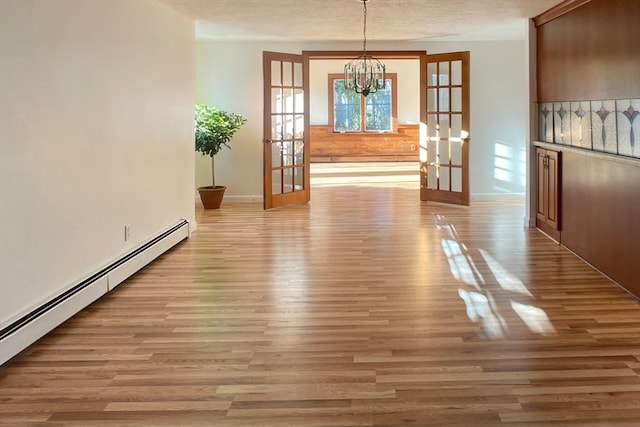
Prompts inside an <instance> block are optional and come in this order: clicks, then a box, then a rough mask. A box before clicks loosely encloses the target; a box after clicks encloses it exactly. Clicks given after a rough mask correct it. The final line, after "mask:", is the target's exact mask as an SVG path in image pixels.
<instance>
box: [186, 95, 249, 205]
mask: <svg viewBox="0 0 640 427" xmlns="http://www.w3.org/2000/svg"><path fill="white" fill-rule="evenodd" d="M246 122H247V119H246V118H245V117H244V116H243V115H242V114H236V113H228V112H226V111H222V110H219V109H217V108H215V107H212V106H209V105H204V104H200V105H196V109H195V133H196V151H197V152H199V153H202V154H205V155H207V156H209V157H211V185H209V186H206V187H199V188H198V192H199V193H200V200H202V204H203V206H204V208H205V209H218V208H219V207H220V203H222V198H223V197H224V191H225V190H226V189H227V187H225V186H222V185H216V173H215V160H214V159H215V155H216V154H218V152H219V151H220V150H221V149H222V147H227V148H229V149H231V147H230V146H229V143H230V142H231V138H233V135H234V134H235V133H236V132H237V131H238V129H240V126H242V125H243V124H245V123H246Z"/></svg>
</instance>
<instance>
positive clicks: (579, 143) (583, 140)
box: [571, 101, 592, 150]
mask: <svg viewBox="0 0 640 427" xmlns="http://www.w3.org/2000/svg"><path fill="white" fill-rule="evenodd" d="M571 145H572V146H574V147H580V148H586V149H588V150H591V148H592V146H591V103H590V102H588V101H583V102H572V103H571Z"/></svg>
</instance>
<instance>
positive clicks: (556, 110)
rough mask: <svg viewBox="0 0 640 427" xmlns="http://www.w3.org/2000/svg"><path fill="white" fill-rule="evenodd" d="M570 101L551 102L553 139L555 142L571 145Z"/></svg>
mask: <svg viewBox="0 0 640 427" xmlns="http://www.w3.org/2000/svg"><path fill="white" fill-rule="evenodd" d="M570 110H571V103H569V102H555V103H554V104H553V141H554V142H555V143H556V144H563V145H571V116H570Z"/></svg>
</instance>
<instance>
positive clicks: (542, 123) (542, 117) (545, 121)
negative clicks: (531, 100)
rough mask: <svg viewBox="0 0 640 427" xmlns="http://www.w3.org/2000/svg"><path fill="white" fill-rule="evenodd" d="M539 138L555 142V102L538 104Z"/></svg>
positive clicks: (543, 140)
mask: <svg viewBox="0 0 640 427" xmlns="http://www.w3.org/2000/svg"><path fill="white" fill-rule="evenodd" d="M538 112H539V113H538V139H539V140H540V141H542V142H553V104H552V103H550V102H549V103H545V104H538Z"/></svg>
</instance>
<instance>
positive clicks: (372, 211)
mask: <svg viewBox="0 0 640 427" xmlns="http://www.w3.org/2000/svg"><path fill="white" fill-rule="evenodd" d="M412 185H413V186H412V187H410V188H405V187H402V188H398V187H389V186H388V183H384V184H382V185H379V186H376V185H374V184H371V183H370V184H368V185H362V184H360V185H352V186H350V185H346V186H345V185H344V184H341V186H339V187H322V188H318V189H315V188H314V192H313V199H312V201H311V203H308V204H304V205H298V206H291V207H287V208H284V209H276V210H271V211H264V210H263V209H262V205H261V204H260V203H225V204H224V205H223V207H222V208H221V209H219V210H215V211H206V212H205V211H203V210H201V209H200V210H198V211H197V213H196V219H197V221H198V230H197V231H196V232H195V233H194V234H193V236H192V238H191V239H189V240H187V241H185V242H183V243H181V244H180V245H178V246H177V247H175V248H174V249H172V250H171V251H170V252H168V253H166V254H165V255H163V256H162V257H160V258H158V260H156V261H155V262H154V263H152V264H151V265H149V266H148V267H146V268H145V269H143V270H142V271H140V272H139V273H138V274H136V275H135V276H134V277H132V278H131V279H130V280H128V281H126V282H125V283H123V284H122V285H120V286H119V287H118V289H117V290H116V291H115V292H112V293H110V294H109V295H107V296H105V297H104V298H102V299H101V300H99V301H97V302H96V303H95V304H93V305H91V306H90V307H88V308H87V309H85V310H84V311H82V312H81V313H79V314H78V315H77V316H75V317H73V318H72V319H70V320H69V321H67V322H66V323H65V324H63V325H62V326H61V327H59V328H57V329H56V330H55V331H54V332H53V333H51V334H49V335H47V336H46V337H45V338H44V339H42V340H40V341H39V342H38V343H36V344H35V345H33V346H31V347H30V348H29V349H28V350H27V351H25V352H24V353H22V354H21V355H19V356H18V357H16V358H15V359H14V360H12V361H10V362H9V363H7V364H6V365H4V366H2V367H1V368H0V426H11V427H18V426H40V427H45V426H56V427H71V426H74V427H80V426H82V427H87V426H113V427H114V426H120V427H131V426H135V427H140V426H154V427H158V426H167V427H168V426H181V427H185V426H242V427H247V426H271V427H285V426H296V427H311V426H325V427H329V426H336V427H337V426H342V427H344V426H370V427H383V426H384V427H389V426H395V427H401V426H409V425H411V426H461V427H471V426H473V427H480V426H483V427H489V426H493V427H495V426H500V425H505V426H516V425H518V426H519V425H522V426H525V425H526V426H548V425H554V426H580V427H586V426H591V427H595V426H608V427H618V426H619V427H622V426H632V425H637V421H638V415H639V414H640V400H639V396H640V360H639V355H640V303H639V302H638V301H637V300H635V299H633V298H632V297H631V296H629V295H628V294H627V293H625V292H624V291H623V290H621V289H620V288H618V287H617V286H615V285H614V284H613V283H611V282H610V281H609V280H607V279H605V278H604V277H602V276H601V275H600V274H598V273H597V272H595V271H594V270H592V269H591V268H589V267H588V266H587V265H585V264H584V263H583V262H582V261H580V260H579V259H578V258H577V257H576V256H574V255H573V254H571V253H570V252H569V251H567V250H565V249H564V248H562V247H560V246H558V245H556V244H554V243H553V242H551V241H550V240H549V239H547V238H546V237H545V236H543V235H542V234H540V233H539V232H537V231H536V230H532V229H526V228H523V227H522V216H523V209H524V207H523V205H522V204H521V203H514V202H509V203H487V202H476V203H472V205H471V207H469V208H461V207H459V206H443V205H439V204H430V203H421V202H420V201H419V200H418V197H417V196H418V183H417V182H414V183H412ZM292 237H295V242H294V243H293V244H292V240H291V238H292Z"/></svg>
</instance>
